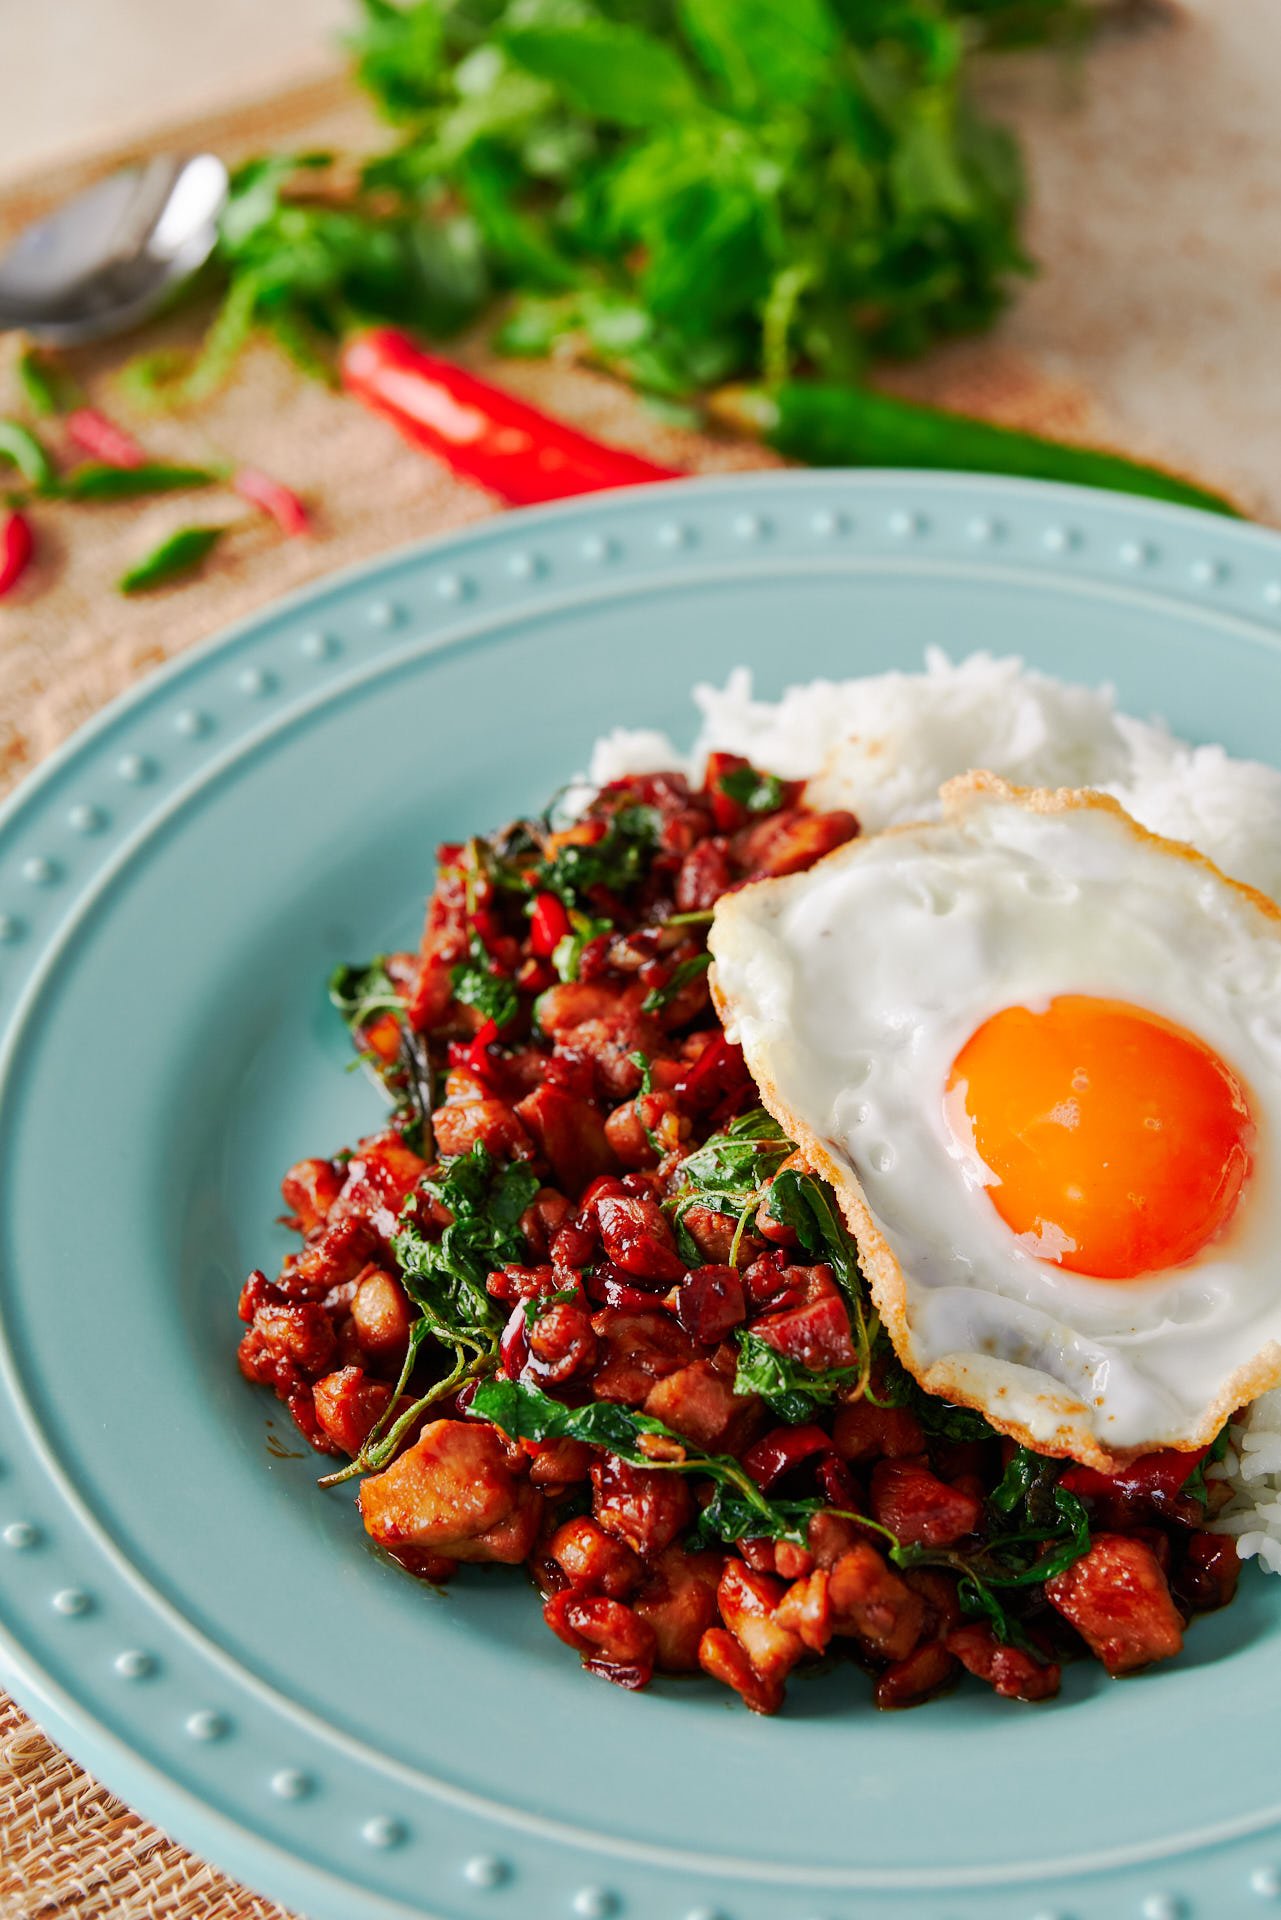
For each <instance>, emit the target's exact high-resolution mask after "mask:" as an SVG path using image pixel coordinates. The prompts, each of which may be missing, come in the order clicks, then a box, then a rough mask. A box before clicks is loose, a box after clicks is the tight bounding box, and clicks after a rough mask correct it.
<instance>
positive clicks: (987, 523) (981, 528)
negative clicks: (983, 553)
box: [965, 513, 1001, 540]
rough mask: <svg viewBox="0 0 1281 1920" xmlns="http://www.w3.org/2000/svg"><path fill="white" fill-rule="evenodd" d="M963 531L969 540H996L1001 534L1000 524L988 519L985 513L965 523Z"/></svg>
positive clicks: (997, 521)
mask: <svg viewBox="0 0 1281 1920" xmlns="http://www.w3.org/2000/svg"><path fill="white" fill-rule="evenodd" d="M965 531H966V533H967V534H968V535H969V537H970V539H971V540H996V539H999V537H1000V534H1001V523H1000V521H999V520H992V519H989V518H988V516H987V514H985V513H978V514H975V516H974V518H973V519H972V520H971V521H969V522H968V523H967V525H966V528H965Z"/></svg>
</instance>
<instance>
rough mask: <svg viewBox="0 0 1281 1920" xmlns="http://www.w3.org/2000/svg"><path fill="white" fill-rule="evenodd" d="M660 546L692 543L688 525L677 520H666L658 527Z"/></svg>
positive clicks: (682, 545)
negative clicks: (680, 523)
mask: <svg viewBox="0 0 1281 1920" xmlns="http://www.w3.org/2000/svg"><path fill="white" fill-rule="evenodd" d="M657 539H658V544H659V546H660V547H687V546H688V545H689V543H690V534H689V528H688V527H682V526H680V525H679V524H678V523H677V522H676V521H675V520H665V521H664V522H663V524H662V526H661V527H660V528H659V529H658V535H657Z"/></svg>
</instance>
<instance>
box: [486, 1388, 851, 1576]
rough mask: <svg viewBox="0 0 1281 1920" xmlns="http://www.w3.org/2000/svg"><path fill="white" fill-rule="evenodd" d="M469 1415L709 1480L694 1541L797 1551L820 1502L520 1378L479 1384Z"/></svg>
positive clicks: (657, 1430) (514, 1433) (612, 1411)
mask: <svg viewBox="0 0 1281 1920" xmlns="http://www.w3.org/2000/svg"><path fill="white" fill-rule="evenodd" d="M468 1411H469V1412H470V1413H471V1414H473V1415H474V1416H475V1417H476V1418H477V1419H480V1420H492V1421H493V1423H494V1425H495V1426H497V1427H501V1428H502V1430H503V1432H504V1433H506V1434H509V1435H510V1436H511V1438H512V1439H514V1440H515V1439H520V1440H554V1439H567V1440H582V1441H584V1442H585V1443H586V1445H588V1446H591V1447H602V1448H603V1449H604V1450H605V1451H606V1452H607V1453H612V1454H614V1455H615V1456H616V1457H617V1458H618V1459H620V1460H626V1461H628V1462H629V1463H630V1464H631V1465H632V1466H636V1467H650V1468H653V1469H654V1470H655V1471H664V1472H670V1473H690V1474H699V1475H703V1476H705V1477H706V1478H707V1479H709V1480H712V1481H714V1482H715V1483H716V1492H715V1494H714V1495H713V1498H712V1502H711V1505H710V1506H709V1507H707V1508H705V1509H704V1511H703V1514H702V1517H701V1518H700V1520H699V1522H698V1526H697V1528H696V1529H695V1536H694V1537H695V1540H706V1539H712V1538H714V1539H719V1540H727V1541H728V1540H737V1539H741V1538H744V1537H751V1538H759V1539H771V1540H784V1539H786V1540H795V1541H796V1542H797V1543H798V1544H799V1545H803V1544H804V1541H805V1527H806V1525H807V1524H808V1519H809V1516H810V1515H811V1514H812V1513H816V1512H817V1511H818V1508H819V1506H820V1504H821V1503H820V1502H819V1501H817V1500H814V1501H788V1502H784V1503H779V1502H777V1501H772V1500H770V1499H768V1498H767V1496H766V1495H765V1494H763V1493H762V1492H761V1490H760V1488H759V1487H758V1486H757V1485H756V1483H755V1481H754V1480H752V1479H751V1478H750V1476H749V1475H748V1474H747V1472H746V1471H745V1469H744V1468H743V1467H742V1465H741V1464H740V1463H739V1462H738V1461H737V1460H735V1459H734V1458H733V1457H732V1456H731V1455H729V1454H719V1453H704V1452H703V1451H702V1450H701V1449H700V1448H698V1447H696V1446H694V1445H693V1444H692V1443H691V1442H690V1441H688V1440H686V1439H684V1438H683V1437H682V1436H681V1435H680V1434H678V1433H673V1431H672V1429H671V1428H670V1427H666V1426H664V1425H663V1422H662V1421H661V1420H655V1419H654V1418H653V1417H652V1416H651V1415H649V1414H647V1413H636V1412H634V1411H633V1410H632V1409H631V1408H630V1407H620V1406H615V1405H614V1404H613V1403H612V1402H610V1401H607V1400H589V1401H588V1402H587V1403H586V1405H585V1406H581V1407H568V1406H566V1405H565V1404H564V1403H563V1402H562V1401H560V1400H554V1399H553V1398H552V1397H551V1395H550V1394H546V1393H544V1392H543V1391H542V1389H541V1388H539V1387H534V1386H530V1385H528V1384H527V1383H526V1382H525V1381H523V1380H522V1381H517V1380H503V1379H498V1378H494V1379H489V1380H484V1381H482V1383H481V1385H480V1386H479V1387H478V1388H477V1390H476V1393H475V1395H474V1396H473V1398H472V1402H471V1406H470V1408H469V1409H468ZM647 1443H648V1444H647Z"/></svg>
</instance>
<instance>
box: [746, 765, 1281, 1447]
mask: <svg viewBox="0 0 1281 1920" xmlns="http://www.w3.org/2000/svg"><path fill="white" fill-rule="evenodd" d="M710 944H711V949H712V954H713V957H714V966H713V970H712V984H713V990H714V993H715V996H716V1001H717V1005H718V1007H719V1009H720V1012H721V1015H722V1018H723V1020H724V1021H725V1024H726V1028H727V1031H728V1032H729V1034H730V1036H731V1038H733V1039H736V1040H738V1041H739V1042H740V1043H741V1045H742V1046H743V1049H744V1053H745V1055H746V1058H747V1062H748V1066H749V1068H750V1069H751V1072H752V1074H753V1077H754V1078H755V1080H756V1082H757V1085H758V1086H759V1088H760V1090H761V1096H762V1099H763V1100H764V1102H765V1104H766V1106H767V1107H768V1108H769V1109H770V1111H771V1112H772V1113H773V1114H774V1116H775V1117H776V1118H777V1119H778V1121H779V1122H780V1124H781V1125H782V1126H784V1127H786V1128H787V1129H788V1131H789V1133H790V1134H791V1137H792V1138H793V1139H795V1140H796V1141H797V1144H798V1145H799V1146H800V1147H801V1148H802V1150H803V1151H804V1153H805V1155H806V1157H807V1159H808V1160H809V1162H810V1164H811V1165H812V1166H813V1167H814V1169H815V1171H816V1172H819V1173H821V1174H823V1175H824V1176H825V1177H826V1178H827V1179H829V1180H830V1181H831V1183H832V1185H833V1186H834V1188H835V1189H836V1192H837V1195H838V1197H839V1199H840V1202H841V1205H842V1209H843V1211H844V1213H845V1217H846V1219H847V1221H848V1223H849V1225H850V1228H851V1230H852V1231H853V1233H854V1234H855V1237H856V1239H857V1240H858V1243H859V1251H860V1259H861V1261H862V1263H863V1267H864V1271H865V1273H866V1274H867V1278H868V1282H869V1286H870V1288H871V1292H872V1295H873V1298H874V1300H875V1302H876V1306H877V1309H878V1311H879V1312H880V1314H881V1317H882V1319H883V1320H884V1322H885V1324H886V1326H887V1328H888V1330H889V1333H890V1337H891V1339H892V1340H893V1342H894V1346H895V1349H896V1351H897V1352H898V1355H899V1358H900V1359H901V1360H902V1361H903V1363H904V1364H905V1365H906V1366H907V1367H909V1368H910V1369H911V1371H912V1372H913V1373H914V1374H915V1375H916V1377H917V1379H918V1380H920V1382H921V1384H922V1385H923V1386H924V1387H925V1388H926V1389H927V1390H928V1391H929V1392H931V1393H936V1394H940V1395H942V1396H944V1397H945V1398H947V1399H949V1400H953V1401H957V1402H960V1403H962V1404H966V1405H971V1406H976V1407H978V1408H979V1409H980V1410H981V1411H982V1412H983V1413H984V1414H986V1416H987V1417H988V1419H989V1420H990V1421H991V1422H992V1424H993V1425H994V1426H996V1427H997V1428H999V1429H1000V1430H1001V1431H1003V1432H1006V1433H1010V1434H1013V1435H1014V1436H1015V1437H1017V1438H1018V1439H1020V1440H1022V1441H1023V1442H1024V1443H1025V1444H1028V1445H1031V1446H1035V1447H1037V1448H1039V1449H1041V1450H1042V1451H1048V1452H1057V1453H1065V1454H1070V1455H1072V1456H1074V1457H1075V1458H1077V1459H1080V1460H1084V1461H1087V1462H1088V1463H1090V1464H1092V1465H1096V1466H1099V1467H1101V1468H1103V1469H1104V1470H1105V1471H1108V1470H1111V1469H1112V1468H1113V1467H1115V1466H1116V1465H1117V1464H1119V1463H1121V1462H1123V1461H1125V1460H1128V1459H1131V1458H1133V1457H1135V1456H1136V1455H1138V1454H1140V1453H1144V1452H1148V1451H1150V1450H1152V1449H1154V1448H1157V1447H1165V1446H1178V1447H1185V1448H1190V1447H1195V1446H1198V1445H1203V1444H1205V1443H1206V1442H1207V1441H1208V1440H1210V1439H1211V1438H1212V1437H1213V1436H1214V1434H1215V1433H1216V1432H1217V1431H1218V1429H1219V1427H1220V1426H1221V1425H1222V1424H1223V1422H1224V1420H1225V1419H1226V1418H1227V1416H1228V1415H1229V1414H1230V1413H1231V1412H1232V1411H1233V1410H1234V1409H1235V1408H1236V1407H1238V1406H1241V1405H1243V1404H1245V1403H1246V1402H1247V1401H1249V1400H1251V1399H1253V1398H1254V1397H1255V1396H1256V1395H1257V1394H1259V1393H1262V1392H1264V1391H1265V1390H1266V1389H1268V1388H1269V1387H1272V1386H1274V1385H1276V1384H1277V1383H1278V1382H1279V1381H1281V912H1279V911H1278V909H1277V908H1276V907H1275V906H1274V905H1273V903H1272V902H1271V901H1268V900H1266V899H1265V898H1264V897H1263V896H1262V895H1260V894H1257V893H1254V892H1252V891H1251V890H1250V889H1249V888H1247V887H1243V886H1241V885H1239V884H1238V883H1236V882H1234V881H1230V880H1228V879H1226V878H1225V877H1224V876H1223V875H1222V874H1221V873H1220V872H1219V871H1218V869H1217V868H1215V867H1214V866H1213V865H1212V864H1211V863H1210V862H1209V861H1208V860H1206V859H1204V858H1203V857H1202V856H1201V855H1199V854H1197V853H1195V852H1193V851H1192V850H1191V849H1190V848H1188V847H1185V846H1182V845H1180V844H1176V843H1174V842H1170V841H1164V840H1159V839H1157V838H1155V837H1154V836H1153V835H1151V834H1149V833H1147V832H1146V831H1145V830H1144V829H1143V828H1141V827H1139V826H1138V825H1137V824H1136V823H1135V822H1134V821H1133V820H1131V819H1130V818H1129V816H1128V815H1127V814H1126V813H1125V812H1124V811H1123V810H1122V809H1121V808H1120V806H1119V805H1118V804H1117V803H1116V802H1115V801H1113V800H1110V799H1108V798H1106V797H1105V796H1103V795H1101V794H1097V793H1089V792H1074V791H1060V792H1057V793H1046V792H1037V791H1023V790H1020V789H1017V788H1013V787H1010V786H1008V785H1006V784H1005V783H1004V782H1002V781H1000V780H998V779H996V778H995V777H994V776H992V775H989V774H981V773H978V774H969V775H966V776H964V777H962V778H961V779H958V780H954V781H950V782H949V783H948V784H947V786H946V787H945V788H944V789H943V816H942V819H941V820H939V821H937V822H932V823H928V824H925V825H920V826H909V827H901V828H894V829H891V830H889V831H887V832H885V833H881V834H878V835H875V836H872V837H870V838H867V839H862V840H856V841H854V842H852V843H851V844H849V845H848V846H846V847H842V848H840V849H838V850H837V852H835V853H833V854H831V855H829V856H828V857H827V859H825V860H823V861H821V862H820V863H819V864H818V865H817V866H816V867H814V868H812V869H811V870H810V871H809V872H807V873H803V874H797V875H793V876H791V877H789V878H786V879H782V880H766V881H761V882H758V883H756V884H755V885H753V886H750V887H746V888H744V889H743V890H742V891H740V892H738V893H735V894H731V895H728V896H726V897H725V898H724V899H723V900H722V901H721V903H720V904H719V906H718V907H717V910H716V916H715V920H714V923H713V926H712V931H711V941H710ZM1065 993H1072V994H1087V995H1096V996H1099V997H1102V998H1108V999H1117V1000H1123V1001H1128V1002H1131V1003H1133V1004H1137V1005H1139V1006H1142V1007H1144V1008H1146V1009H1148V1010H1149V1011H1151V1012H1153V1013H1155V1014H1159V1015H1161V1016H1163V1017H1164V1018H1166V1019H1168V1020H1171V1021H1174V1022H1176V1023H1177V1024H1178V1025H1180V1026H1182V1027H1186V1028H1188V1029H1189V1030H1190V1031H1191V1032H1193V1033H1195V1034H1197V1035H1199V1036H1200V1038H1201V1039H1202V1040H1203V1041H1204V1042H1205V1043H1206V1044H1207V1045H1209V1046H1210V1047H1212V1048H1213V1049H1214V1050H1215V1052H1216V1053H1218V1054H1219V1056H1220V1057H1221V1058H1222V1059H1223V1060H1224V1061H1225V1062H1226V1063H1227V1064H1228V1065H1229V1066H1230V1067H1231V1068H1232V1069H1233V1071H1234V1072H1235V1073H1236V1074H1237V1075H1238V1077H1239V1079H1240V1080H1241V1081H1242V1083H1243V1085H1244V1086H1245V1087H1246V1088H1247V1089H1248V1092H1249V1097H1250V1103H1251V1107H1252V1111H1253V1115H1254V1118H1255V1121H1256V1124H1257V1132H1256V1137H1255V1139H1254V1141H1253V1144H1252V1157H1253V1167H1252V1171H1251V1175H1250V1178H1249V1181H1248V1183H1247V1187H1246V1190H1245V1192H1244V1194H1243V1197H1242V1200H1241V1202H1240V1205H1239V1207H1238V1209H1237V1212H1236V1214H1235V1216H1234V1218H1233V1220H1232V1222H1231V1225H1230V1227H1229V1230H1228V1231H1227V1233H1225V1235H1224V1236H1223V1237H1222V1238H1221V1239H1220V1240H1218V1241H1215V1242H1212V1243H1211V1244H1210V1245H1209V1246H1207V1247H1206V1248H1204V1249H1203V1250H1202V1252H1201V1253H1200V1255H1198V1257H1197V1258H1196V1259H1195V1260H1193V1261H1191V1262H1189V1263H1188V1264H1186V1265H1184V1266H1181V1267H1178V1268H1175V1269H1171V1270H1169V1271H1167V1272H1163V1273H1159V1274H1153V1275H1149V1276H1147V1277H1145V1278H1142V1279H1137V1280H1129V1281H1104V1280H1095V1279H1091V1278H1089V1277H1088V1276H1085V1275H1081V1274H1076V1273H1071V1272H1067V1271H1065V1270H1063V1269H1062V1268H1061V1267H1059V1266H1057V1265H1055V1264H1054V1263H1053V1262H1052V1260H1050V1259H1047V1258H1041V1257H1038V1255H1037V1253H1036V1252H1035V1251H1033V1250H1032V1249H1030V1248H1029V1246H1028V1245H1027V1244H1026V1243H1025V1242H1024V1241H1022V1240H1020V1238H1019V1237H1018V1236H1017V1235H1016V1234H1014V1233H1013V1232H1012V1230H1011V1229H1010V1228H1009V1227H1008V1226H1007V1225H1006V1224H1005V1222H1004V1221H1003V1220H1002V1219H1001V1217H1000V1216H999V1214H998V1213H997V1211H996V1209H995V1208H994V1207H993V1206H992V1204H991V1202H990V1200H989V1198H988V1196H987V1194H986V1193H985V1192H984V1186H985V1184H986V1183H988V1182H990V1180H991V1178H992V1176H991V1174H990V1173H989V1172H988V1170H987V1169H986V1168H984V1167H983V1165H982V1163H981V1162H980V1161H979V1159H978V1157H977V1155H976V1154H975V1152H974V1151H973V1147H972V1144H971V1145H967V1143H966V1141H965V1139H964V1137H963V1136H959V1135H958V1130H957V1128H956V1126H955V1124H954V1123H955V1107H954V1108H953V1124H949V1118H948V1111H947V1102H946V1099H945V1092H944V1090H945V1088H946V1085H947V1081H948V1076H949V1073H950V1071H951V1067H952V1063H953V1061H954V1059H955V1057H956V1055H957V1054H958V1052H959V1051H960V1049H961V1048H962V1046H963V1045H964V1044H965V1042H966V1041H967V1040H968V1039H969V1038H970V1036H971V1035H972V1034H973V1033H974V1032H975V1030H976V1029H977V1028H978V1027H979V1026H981V1025H982V1024H983V1022H984V1021H985V1020H987V1019H988V1018H990V1016H991V1015H992V1014H994V1013H996V1012H998V1011H1000V1010H1001V1009H1002V1008H1005V1007H1009V1006H1029V1007H1036V1006H1038V1005H1042V1006H1043V1005H1045V1004H1046V1003H1047V1002H1048V1001H1049V1000H1050V999H1052V998H1053V997H1055V996H1056V995H1059V994H1065ZM1047 1251H1052V1250H1048V1249H1047Z"/></svg>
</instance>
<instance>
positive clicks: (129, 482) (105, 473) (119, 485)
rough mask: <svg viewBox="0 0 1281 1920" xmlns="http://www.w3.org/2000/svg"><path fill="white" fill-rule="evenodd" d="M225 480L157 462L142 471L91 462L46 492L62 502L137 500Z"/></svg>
mask: <svg viewBox="0 0 1281 1920" xmlns="http://www.w3.org/2000/svg"><path fill="white" fill-rule="evenodd" d="M221 478H222V475H221V474H218V473H215V472H214V471H213V469H212V468H210V467H171V466H168V465H166V464H165V463H164V462H163V461H156V460H150V461H148V462H147V463H146V464H145V465H143V466H141V467H109V466H106V465H104V464H102V463H101V462H99V461H97V460H87V461H86V462H85V464H84V465H83V466H82V467H77V468H76V469H75V470H74V472H72V473H69V474H67V476H66V477H65V479H62V480H57V481H54V483H53V485H52V486H51V487H48V488H46V489H44V491H47V492H53V493H56V494H57V496H58V498H59V499H60V500H137V499H140V498H141V497H142V496H143V495H144V494H149V493H180V492H183V491H184V490H185V489H187V488H189V487H211V486H213V484H214V482H215V481H217V480H220V479H221Z"/></svg>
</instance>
